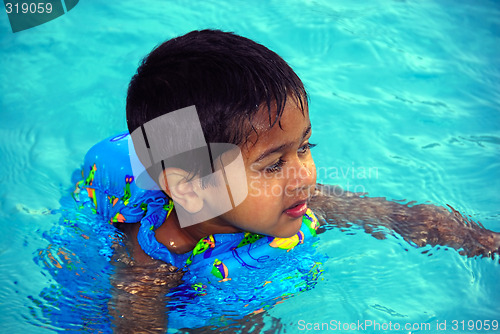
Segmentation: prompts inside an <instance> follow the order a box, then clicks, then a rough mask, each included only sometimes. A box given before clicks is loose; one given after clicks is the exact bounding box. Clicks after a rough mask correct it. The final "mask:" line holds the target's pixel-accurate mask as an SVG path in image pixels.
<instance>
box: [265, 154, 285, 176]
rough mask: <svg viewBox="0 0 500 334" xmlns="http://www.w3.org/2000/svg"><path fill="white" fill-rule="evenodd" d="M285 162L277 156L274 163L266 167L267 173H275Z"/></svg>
mask: <svg viewBox="0 0 500 334" xmlns="http://www.w3.org/2000/svg"><path fill="white" fill-rule="evenodd" d="M284 164H285V160H283V159H281V158H279V160H278V161H276V163H274V164H272V165H271V166H268V167H266V172H267V173H276V172H278V171H280V170H281V167H283V165H284Z"/></svg>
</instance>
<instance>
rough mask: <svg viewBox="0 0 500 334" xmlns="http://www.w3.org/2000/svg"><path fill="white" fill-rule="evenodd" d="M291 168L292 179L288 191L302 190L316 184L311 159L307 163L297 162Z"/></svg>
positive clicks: (314, 170) (314, 169)
mask: <svg viewBox="0 0 500 334" xmlns="http://www.w3.org/2000/svg"><path fill="white" fill-rule="evenodd" d="M292 168H293V171H291V173H292V175H291V176H292V177H291V180H290V183H289V185H290V190H303V189H304V188H309V187H310V186H312V185H315V184H316V166H315V165H314V161H313V160H312V159H311V160H308V161H300V160H299V161H297V163H296V164H294V166H292Z"/></svg>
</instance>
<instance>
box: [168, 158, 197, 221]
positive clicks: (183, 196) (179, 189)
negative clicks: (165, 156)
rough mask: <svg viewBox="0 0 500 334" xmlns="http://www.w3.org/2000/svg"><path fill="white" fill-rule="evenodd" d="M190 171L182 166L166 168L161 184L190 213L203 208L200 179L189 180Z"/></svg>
mask: <svg viewBox="0 0 500 334" xmlns="http://www.w3.org/2000/svg"><path fill="white" fill-rule="evenodd" d="M189 176H190V175H189V173H188V172H186V171H185V170H182V169H180V168H171V167H169V168H166V169H165V170H163V172H162V173H160V176H159V180H158V181H159V184H160V187H161V189H162V190H163V191H165V192H166V193H167V194H168V196H170V198H172V199H173V200H174V202H176V203H177V204H179V205H181V206H182V207H183V208H184V210H186V211H187V212H189V213H192V214H194V213H197V212H199V211H201V209H202V208H203V203H204V202H203V197H202V189H201V186H200V180H199V179H194V180H189Z"/></svg>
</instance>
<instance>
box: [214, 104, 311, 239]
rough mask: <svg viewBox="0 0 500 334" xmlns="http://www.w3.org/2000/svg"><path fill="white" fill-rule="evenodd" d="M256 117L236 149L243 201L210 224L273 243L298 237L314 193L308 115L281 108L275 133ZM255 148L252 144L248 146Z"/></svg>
mask: <svg viewBox="0 0 500 334" xmlns="http://www.w3.org/2000/svg"><path fill="white" fill-rule="evenodd" d="M257 116H258V117H256V122H257V123H256V124H255V123H254V127H255V128H256V129H257V132H258V137H257V135H255V133H252V136H251V137H250V138H249V141H248V142H249V144H248V145H243V147H241V151H242V155H243V160H244V162H245V169H246V175H247V184H248V196H247V197H246V199H245V200H244V201H243V202H242V203H241V204H240V205H238V206H237V207H236V208H234V209H233V210H231V211H229V212H227V213H225V214H223V215H221V216H219V217H217V218H214V219H213V220H212V221H211V223H214V224H216V225H224V226H227V225H231V226H233V227H235V228H237V229H241V230H244V231H250V232H254V233H260V234H266V235H271V236H275V237H290V236H292V235H294V234H295V233H297V232H298V230H299V229H300V226H301V224H302V216H303V214H304V213H305V211H306V209H307V201H308V199H309V197H310V195H311V194H312V192H313V191H314V189H315V185H316V167H315V165H314V161H313V158H312V156H311V152H310V147H309V138H310V136H311V122H310V120H309V112H308V111H307V110H305V112H304V115H303V114H302V111H301V110H300V108H298V107H297V106H296V105H295V103H293V102H289V103H287V105H286V107H285V109H284V112H283V115H282V117H281V121H280V124H281V127H280V126H279V125H278V124H275V125H274V127H272V128H269V118H268V115H267V112H260V113H259V114H258V115H257ZM252 143H255V144H252Z"/></svg>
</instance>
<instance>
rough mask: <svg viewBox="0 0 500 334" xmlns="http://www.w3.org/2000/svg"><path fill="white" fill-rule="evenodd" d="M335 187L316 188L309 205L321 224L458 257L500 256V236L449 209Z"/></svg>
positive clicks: (318, 186)
mask: <svg viewBox="0 0 500 334" xmlns="http://www.w3.org/2000/svg"><path fill="white" fill-rule="evenodd" d="M364 195H366V194H357V193H352V192H347V191H344V190H342V189H341V188H340V187H337V186H329V185H321V184H318V185H317V186H316V193H315V194H314V195H313V197H312V198H311V201H310V203H309V205H310V207H311V209H312V210H313V211H314V213H315V214H316V215H317V216H318V219H319V220H320V221H322V222H323V223H328V224H334V225H337V226H339V227H350V226H352V225H353V224H356V225H360V226H363V228H364V229H365V231H366V232H367V233H371V234H372V235H373V236H374V237H376V238H379V239H383V238H385V233H384V232H383V229H381V228H386V229H388V230H390V231H394V232H397V233H398V234H400V235H401V236H402V237H403V238H404V239H405V240H406V241H407V242H409V243H412V244H415V245H417V246H420V247H422V246H425V245H428V244H430V245H432V246H435V245H443V246H450V247H452V248H455V249H457V250H458V249H462V250H461V251H460V253H461V254H464V255H467V256H470V257H473V256H476V255H480V256H482V257H491V258H494V254H497V255H498V254H500V233H497V232H493V231H490V230H488V229H485V228H484V227H483V226H482V225H481V224H480V223H476V222H474V221H472V220H470V219H468V218H467V217H464V216H463V215H462V214H460V213H459V212H458V211H457V210H455V209H453V208H452V207H451V206H449V208H450V210H451V211H448V210H447V209H445V208H443V207H439V206H435V205H428V204H418V205H414V206H410V205H411V204H412V203H411V202H410V203H407V204H400V203H396V202H391V201H388V200H386V199H385V198H381V197H374V198H370V197H364Z"/></svg>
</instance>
